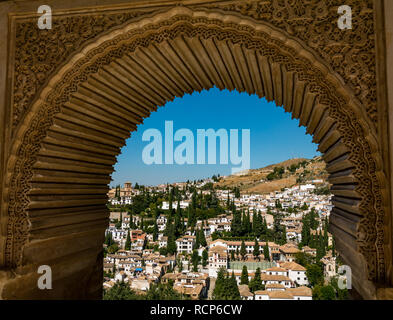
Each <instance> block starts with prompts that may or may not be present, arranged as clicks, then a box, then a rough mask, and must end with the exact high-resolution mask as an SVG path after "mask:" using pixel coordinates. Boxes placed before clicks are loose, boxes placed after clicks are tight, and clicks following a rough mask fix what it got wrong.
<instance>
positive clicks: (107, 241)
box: [104, 232, 115, 247]
mask: <svg viewBox="0 0 393 320" xmlns="http://www.w3.org/2000/svg"><path fill="white" fill-rule="evenodd" d="M104 243H105V244H106V245H107V247H110V246H111V245H112V244H114V243H115V241H114V240H113V238H112V232H108V233H107V234H106V236H105V241H104Z"/></svg>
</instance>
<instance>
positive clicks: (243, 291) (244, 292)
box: [239, 284, 254, 297]
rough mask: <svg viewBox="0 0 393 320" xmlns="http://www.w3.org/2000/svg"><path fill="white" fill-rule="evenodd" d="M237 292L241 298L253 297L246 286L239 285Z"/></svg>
mask: <svg viewBox="0 0 393 320" xmlns="http://www.w3.org/2000/svg"><path fill="white" fill-rule="evenodd" d="M239 292H240V295H241V296H242V297H252V296H253V295H254V294H253V293H252V292H250V289H249V288H248V285H246V284H240V285H239Z"/></svg>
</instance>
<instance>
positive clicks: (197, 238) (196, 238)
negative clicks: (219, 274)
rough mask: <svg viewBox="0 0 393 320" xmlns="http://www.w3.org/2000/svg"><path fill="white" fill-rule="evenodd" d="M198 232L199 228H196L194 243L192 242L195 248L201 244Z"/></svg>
mask: <svg viewBox="0 0 393 320" xmlns="http://www.w3.org/2000/svg"><path fill="white" fill-rule="evenodd" d="M199 236H200V233H199V229H197V230H196V232H195V244H194V248H195V249H199V247H200V246H201V243H200V240H199V239H200V237H199Z"/></svg>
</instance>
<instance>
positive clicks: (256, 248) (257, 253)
mask: <svg viewBox="0 0 393 320" xmlns="http://www.w3.org/2000/svg"><path fill="white" fill-rule="evenodd" d="M253 254H254V257H255V259H256V258H258V259H259V243H258V240H257V238H255V243H254V251H253Z"/></svg>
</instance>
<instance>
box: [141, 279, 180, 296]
mask: <svg viewBox="0 0 393 320" xmlns="http://www.w3.org/2000/svg"><path fill="white" fill-rule="evenodd" d="M145 299H146V300H184V299H185V298H184V297H183V295H182V294H180V293H178V292H176V291H175V290H174V289H173V283H172V282H169V283H167V284H162V283H158V284H152V285H151V287H150V289H149V290H148V291H147V293H146V296H145Z"/></svg>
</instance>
